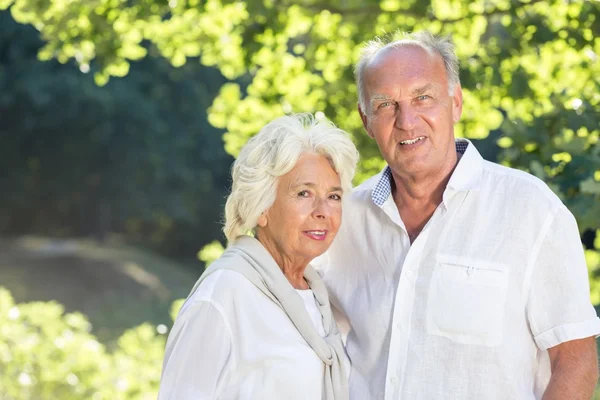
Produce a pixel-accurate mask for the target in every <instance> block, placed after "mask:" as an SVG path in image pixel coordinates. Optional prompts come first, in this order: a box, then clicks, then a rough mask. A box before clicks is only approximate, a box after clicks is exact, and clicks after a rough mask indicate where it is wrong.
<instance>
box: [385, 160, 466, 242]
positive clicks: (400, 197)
mask: <svg viewBox="0 0 600 400" xmlns="http://www.w3.org/2000/svg"><path fill="white" fill-rule="evenodd" d="M457 164H458V157H457V158H456V161H453V162H451V163H450V165H449V166H448V167H447V168H445V170H444V169H442V170H441V171H439V172H437V173H435V174H431V175H428V176H427V175H423V176H406V175H400V174H396V173H394V172H393V171H392V183H393V186H392V197H393V199H394V203H395V204H396V207H398V212H399V213H400V217H401V218H402V221H403V222H404V226H405V227H406V230H407V233H408V236H409V238H410V241H411V243H412V242H413V241H414V240H415V239H416V237H417V236H418V235H419V233H420V232H421V230H422V229H423V227H424V226H425V225H426V224H427V221H429V219H430V218H431V216H432V215H433V213H434V212H435V210H436V209H437V207H438V206H439V205H440V203H441V202H442V200H443V196H444V191H445V190H446V186H447V185H448V181H449V180H450V177H451V176H452V173H453V172H454V169H455V168H456V165H457Z"/></svg>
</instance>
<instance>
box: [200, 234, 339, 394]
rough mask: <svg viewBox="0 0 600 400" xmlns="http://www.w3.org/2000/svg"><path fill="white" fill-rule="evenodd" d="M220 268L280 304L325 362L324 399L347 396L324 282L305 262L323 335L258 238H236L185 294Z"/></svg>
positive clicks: (336, 334)
mask: <svg viewBox="0 0 600 400" xmlns="http://www.w3.org/2000/svg"><path fill="white" fill-rule="evenodd" d="M222 269H227V270H232V271H236V272H238V273H240V274H242V275H243V276H244V277H245V278H246V279H248V280H249V281H250V282H252V283H253V284H254V286H256V288H257V289H259V290H260V291H261V292H263V293H264V294H265V295H266V296H267V297H269V298H270V299H271V300H272V301H273V302H274V303H275V304H277V305H278V306H279V307H281V309H282V310H283V312H285V313H286V314H287V315H288V317H289V318H290V320H291V321H292V323H293V324H294V325H295V326H296V329H298V331H299V332H300V334H301V335H302V337H304V340H306V342H307V343H308V345H309V346H310V347H311V348H312V349H313V350H314V351H315V353H316V354H317V355H318V356H319V357H320V358H321V360H323V362H324V363H325V382H324V390H323V396H324V397H323V400H347V399H348V398H349V394H348V382H347V377H348V374H347V371H346V368H347V367H346V363H345V362H344V359H345V353H344V346H343V344H342V338H341V335H340V333H339V331H338V329H337V325H336V324H335V320H334V319H333V315H332V312H331V306H330V304H329V296H328V295H327V290H326V289H325V284H324V283H323V280H322V279H321V277H320V276H319V274H317V272H316V271H315V270H314V269H313V268H312V267H311V266H310V265H308V266H307V267H306V269H305V271H304V278H305V279H306V281H307V282H308V286H309V287H310V288H311V290H312V291H313V293H314V296H315V298H316V300H317V306H318V309H319V311H320V312H321V316H322V318H323V327H324V330H325V335H326V336H325V337H321V335H319V333H318V332H317V330H316V329H315V326H314V325H313V323H312V321H311V319H310V316H309V315H308V312H307V311H306V308H305V305H304V301H303V300H302V298H301V297H300V296H299V295H298V293H296V290H295V289H294V288H293V287H292V285H291V284H290V283H289V282H288V280H287V278H286V277H285V275H283V272H282V271H281V269H280V268H279V266H278V265H277V264H276V263H275V260H274V259H273V257H272V256H271V254H270V253H269V252H268V251H267V250H266V249H265V248H264V246H263V245H262V244H261V243H260V242H259V241H258V240H256V239H254V238H252V237H250V236H242V237H240V238H238V239H237V240H236V241H235V242H234V243H233V245H232V246H230V247H229V248H228V249H227V250H226V251H225V252H224V253H223V255H222V256H221V257H220V258H219V259H218V260H216V261H215V262H213V263H212V264H211V265H210V267H208V268H207V269H206V271H204V273H203V274H202V276H201V277H200V279H198V282H196V284H195V285H194V288H193V289H192V291H191V293H190V295H189V296H188V298H190V296H192V294H193V293H194V292H195V291H196V289H197V288H198V286H199V285H200V283H201V282H202V281H203V280H204V279H206V277H207V276H208V275H210V274H212V273H213V272H215V271H218V270H222ZM299 372H300V373H301V371H299Z"/></svg>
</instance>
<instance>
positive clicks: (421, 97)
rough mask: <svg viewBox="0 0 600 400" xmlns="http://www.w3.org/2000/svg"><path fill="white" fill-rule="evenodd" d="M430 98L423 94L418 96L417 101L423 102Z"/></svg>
mask: <svg viewBox="0 0 600 400" xmlns="http://www.w3.org/2000/svg"><path fill="white" fill-rule="evenodd" d="M430 98H431V96H429V95H428V94H424V95H421V96H418V97H417V100H421V101H423V100H427V99H430Z"/></svg>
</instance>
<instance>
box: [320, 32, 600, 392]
mask: <svg viewBox="0 0 600 400" xmlns="http://www.w3.org/2000/svg"><path fill="white" fill-rule="evenodd" d="M356 75H357V85H358V91H359V112H360V115H361V118H362V120H363V124H364V127H365V129H366V131H367V134H368V135H369V136H370V137H371V138H372V139H374V140H375V141H376V142H377V145H378V146H379V149H380V151H381V154H382V155H383V158H384V159H385V161H386V162H387V167H385V169H384V170H383V171H382V172H381V173H380V174H378V175H376V176H374V177H372V178H371V179H369V180H368V181H366V182H365V183H363V184H362V185H360V186H359V187H357V188H356V189H355V190H354V192H353V194H352V196H351V197H350V200H349V201H348V205H345V207H346V208H345V210H344V215H343V223H342V228H341V231H340V233H339V234H338V237H337V238H336V241H335V242H334V244H333V246H332V247H331V248H330V249H329V251H328V252H327V253H326V255H325V256H323V257H322V258H320V259H319V260H318V263H319V265H320V267H319V268H320V269H321V272H322V273H323V275H324V277H325V281H326V284H327V285H328V288H329V290H330V294H331V296H332V302H333V303H334V304H335V305H336V308H337V309H338V311H340V312H341V313H342V314H343V315H344V316H345V317H346V318H347V321H348V322H349V326H350V330H349V333H348V337H347V352H348V355H349V356H350V358H351V360H352V372H351V375H350V390H351V398H353V399H356V400H365V399H387V400H392V399H407V400H415V399H417V400H418V399H474V400H475V399H477V400H480V399H502V400H506V399H541V398H543V399H545V400H550V399H561V400H564V399H569V400H573V399H589V398H590V397H591V395H592V392H593V390H594V386H595V383H596V381H597V360H596V346H595V340H594V336H596V335H598V334H600V320H599V319H598V317H597V316H596V313H595V311H594V308H593V307H592V305H591V304H590V300H589V284H588V280H587V270H586V265H585V260H584V255H583V250H582V246H581V242H580V238H579V234H578V229H577V225H576V222H575V219H574V218H573V216H572V214H571V213H570V212H569V211H568V210H567V208H566V207H565V206H564V205H563V204H562V203H561V201H560V200H559V199H558V198H557V197H556V196H555V195H554V194H553V193H552V192H551V191H550V190H549V189H548V187H547V186H546V185H545V184H544V183H543V182H542V181H540V180H538V179H537V178H535V177H533V176H531V175H529V174H527V173H524V172H521V171H518V170H514V169H510V168H506V167H503V166H500V165H496V164H493V163H490V162H488V161H485V160H483V159H482V157H481V155H480V154H479V153H478V152H477V149H475V147H474V146H473V144H471V143H470V142H469V141H467V140H463V139H455V138H454V124H455V123H456V122H457V121H458V120H459V118H460V116H461V112H462V92H461V86H460V82H459V77H458V61H457V58H456V55H455V54H454V49H453V46H452V44H451V43H450V42H449V41H448V40H446V39H442V38H436V37H433V36H432V35H430V34H428V33H426V32H421V33H416V34H412V35H406V36H405V37H404V38H402V39H400V40H398V41H395V42H391V43H384V42H383V41H381V40H377V41H373V42H371V43H369V44H368V45H367V46H366V47H365V49H364V51H363V54H362V57H361V59H360V60H359V63H358V65H357V68H356Z"/></svg>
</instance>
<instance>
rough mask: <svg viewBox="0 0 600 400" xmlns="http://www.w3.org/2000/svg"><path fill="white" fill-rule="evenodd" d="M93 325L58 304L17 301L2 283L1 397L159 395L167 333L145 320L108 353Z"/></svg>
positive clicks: (73, 398)
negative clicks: (146, 322) (145, 322)
mask: <svg viewBox="0 0 600 400" xmlns="http://www.w3.org/2000/svg"><path fill="white" fill-rule="evenodd" d="M90 329H91V326H90V324H89V322H88V321H87V319H86V318H85V317H84V316H83V315H81V314H78V313H68V314H65V313H64V310H63V308H62V306H61V305H59V304H58V303H55V302H48V303H42V302H33V303H27V304H15V303H14V300H13V298H12V297H11V295H10V293H9V292H8V291H7V290H6V289H3V288H1V287H0V371H2V374H0V398H1V399H6V400H23V399H31V400H42V399H68V400H78V399H81V400H84V399H85V400H89V399H94V400H102V399H107V400H109V399H110V400H119V399H123V400H125V399H126V400H134V399H139V400H145V399H155V398H156V393H157V392H158V384H159V380H160V372H161V365H162V359H163V354H164V346H165V336H164V334H159V333H157V330H156V328H154V327H153V326H150V325H148V324H144V325H141V326H139V327H137V328H134V329H131V330H128V331H127V332H125V333H124V334H123V336H122V337H121V338H120V339H119V341H118V345H117V346H116V349H115V350H114V351H112V352H109V351H108V350H107V349H106V348H105V346H104V345H102V344H101V343H99V342H98V340H97V339H96V338H95V337H94V336H93V335H91V334H90V333H89V332H90Z"/></svg>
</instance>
